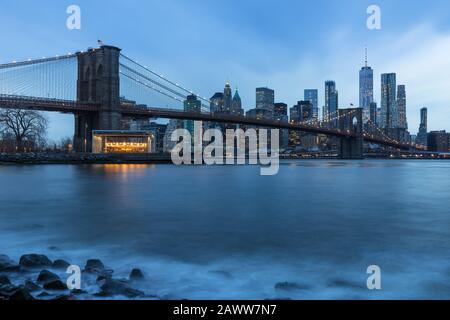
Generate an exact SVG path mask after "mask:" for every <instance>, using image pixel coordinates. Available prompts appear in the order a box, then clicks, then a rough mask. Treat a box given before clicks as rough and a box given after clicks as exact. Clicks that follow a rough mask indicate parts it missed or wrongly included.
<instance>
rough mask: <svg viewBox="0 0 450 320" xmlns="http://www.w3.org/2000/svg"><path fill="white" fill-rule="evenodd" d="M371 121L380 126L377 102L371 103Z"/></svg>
mask: <svg viewBox="0 0 450 320" xmlns="http://www.w3.org/2000/svg"><path fill="white" fill-rule="evenodd" d="M369 109H370V117H369V119H370V121H371V122H372V123H373V124H375V125H378V115H377V113H378V107H377V103H376V102H372V103H370V108H369Z"/></svg>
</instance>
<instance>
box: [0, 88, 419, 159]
mask: <svg viewBox="0 0 450 320" xmlns="http://www.w3.org/2000/svg"><path fill="white" fill-rule="evenodd" d="M0 108H11V109H31V110H39V111H55V112H63V113H85V112H98V111H99V105H98V104H96V103H90V102H77V101H71V100H60V99H52V98H35V97H27V96H14V95H2V94H0ZM121 110H122V114H123V115H124V116H128V117H133V118H165V119H179V120H196V121H206V122H216V123H231V124H241V125H248V126H256V127H265V128H274V129H288V130H295V131H302V132H306V133H311V134H323V135H328V136H335V137H340V138H357V135H355V134H351V133H350V132H347V131H343V130H340V129H330V128H321V127H318V126H313V125H306V124H292V123H288V122H281V121H276V120H268V119H255V118H247V117H240V116H232V115H224V114H214V113H197V112H185V111H182V110H175V109H163V108H146V107H138V106H130V105H128V104H123V105H122V106H121ZM363 139H364V140H365V141H366V142H370V143H376V144H381V145H386V146H390V147H394V148H399V149H403V150H409V149H410V148H411V146H410V145H402V144H398V143H396V142H393V141H387V140H384V139H379V138H376V137H373V136H369V135H367V134H365V135H364V136H363Z"/></svg>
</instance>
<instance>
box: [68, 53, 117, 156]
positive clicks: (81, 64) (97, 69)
mask: <svg viewBox="0 0 450 320" xmlns="http://www.w3.org/2000/svg"><path fill="white" fill-rule="evenodd" d="M119 57H120V49H119V48H116V47H112V46H101V47H100V48H99V49H89V50H88V52H84V53H78V82H77V101H78V102H81V103H96V104H98V106H99V112H98V113H94V114H77V115H75V134H74V149H75V151H76V152H92V131H93V130H120V129H121V128H122V114H121V111H120V79H119Z"/></svg>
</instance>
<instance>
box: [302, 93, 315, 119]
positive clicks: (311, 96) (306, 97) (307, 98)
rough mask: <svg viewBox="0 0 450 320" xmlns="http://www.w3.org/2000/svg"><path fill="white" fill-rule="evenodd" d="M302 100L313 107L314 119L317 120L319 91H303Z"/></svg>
mask: <svg viewBox="0 0 450 320" xmlns="http://www.w3.org/2000/svg"><path fill="white" fill-rule="evenodd" d="M304 100H305V101H309V102H311V104H312V106H313V116H314V119H318V118H319V90H317V89H305V91H304Z"/></svg>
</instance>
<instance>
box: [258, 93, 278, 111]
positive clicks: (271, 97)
mask: <svg viewBox="0 0 450 320" xmlns="http://www.w3.org/2000/svg"><path fill="white" fill-rule="evenodd" d="M274 104H275V91H273V90H272V89H269V88H256V109H265V110H267V111H269V112H271V113H272V114H273V111H274V110H273V108H274Z"/></svg>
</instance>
